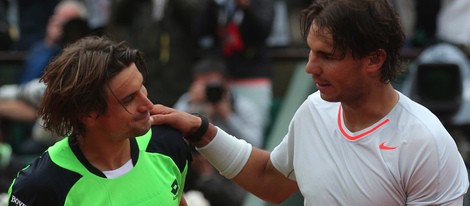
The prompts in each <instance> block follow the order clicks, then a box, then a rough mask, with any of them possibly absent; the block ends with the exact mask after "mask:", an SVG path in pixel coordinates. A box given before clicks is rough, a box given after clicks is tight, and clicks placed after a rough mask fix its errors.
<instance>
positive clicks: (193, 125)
mask: <svg viewBox="0 0 470 206" xmlns="http://www.w3.org/2000/svg"><path fill="white" fill-rule="evenodd" d="M151 121H152V123H153V124H166V125H170V126H172V127H175V128H176V129H178V130H180V131H181V132H182V133H183V136H187V135H188V134H192V133H194V132H195V131H196V130H197V129H198V128H199V126H200V125H201V120H200V118H199V117H196V116H193V115H191V114H189V113H185V112H179V111H176V110H174V109H171V108H168V107H165V106H162V105H155V107H154V109H153V111H152V120H151ZM216 134H217V128H216V127H215V126H214V125H212V124H209V128H208V130H207V132H206V133H205V134H204V136H203V137H202V139H201V140H200V141H198V142H191V143H192V144H193V145H195V146H196V147H204V146H206V145H207V144H209V143H210V142H211V141H212V140H213V139H214V137H215V135H216ZM269 156H270V155H269V152H267V151H264V150H261V149H258V148H255V147H253V149H252V152H251V154H250V157H249V159H248V162H247V163H246V164H245V166H244V167H243V169H242V170H241V172H240V173H238V174H237V175H236V176H235V177H234V178H233V179H232V180H233V181H235V182H236V183H237V184H239V185H240V186H242V187H243V188H245V189H246V190H247V191H249V192H251V193H253V194H254V195H256V196H258V197H260V198H261V199H263V200H265V201H268V202H273V203H279V202H282V201H283V200H285V199H286V198H288V197H289V196H290V195H292V193H294V192H296V191H298V187H297V184H296V183H295V182H294V181H291V180H289V179H288V178H286V177H284V176H283V175H282V174H281V173H280V172H279V171H277V170H276V169H275V168H274V166H273V164H272V163H271V161H270V159H269ZM208 158H212V157H208Z"/></svg>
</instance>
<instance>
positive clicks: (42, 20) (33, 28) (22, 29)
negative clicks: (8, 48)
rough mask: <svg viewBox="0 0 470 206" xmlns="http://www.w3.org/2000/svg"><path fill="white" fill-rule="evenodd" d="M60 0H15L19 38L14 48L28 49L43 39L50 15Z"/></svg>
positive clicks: (19, 49)
mask: <svg viewBox="0 0 470 206" xmlns="http://www.w3.org/2000/svg"><path fill="white" fill-rule="evenodd" d="M60 1H61V0H40V1H38V0H16V8H17V12H16V13H17V14H18V16H17V17H16V18H17V22H18V23H17V24H18V32H19V39H18V40H17V41H16V42H14V50H18V51H29V50H31V47H32V46H33V45H34V44H36V43H37V42H40V41H42V40H43V39H44V37H45V35H46V27H47V24H48V22H49V19H50V17H51V16H52V15H53V14H54V10H55V7H56V5H57V4H58V3H59V2H60Z"/></svg>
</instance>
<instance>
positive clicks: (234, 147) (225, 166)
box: [196, 126, 252, 179]
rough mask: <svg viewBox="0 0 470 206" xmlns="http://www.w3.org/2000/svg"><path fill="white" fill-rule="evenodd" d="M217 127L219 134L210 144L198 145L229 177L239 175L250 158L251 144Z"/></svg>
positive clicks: (210, 160)
mask: <svg viewBox="0 0 470 206" xmlns="http://www.w3.org/2000/svg"><path fill="white" fill-rule="evenodd" d="M216 128H217V134H216V135H215V137H214V139H213V140H212V141H211V142H209V144H207V145H205V146H203V147H196V150H197V151H199V152H200V153H201V154H202V155H203V156H204V157H206V158H207V160H209V162H210V163H211V164H212V165H213V166H214V167H215V168H216V169H217V170H218V171H219V172H220V174H221V175H223V176H224V177H226V178H228V179H232V178H234V177H235V176H237V175H238V174H239V173H240V171H241V170H242V169H243V167H245V165H246V163H247V162H248V159H249V158H250V154H251V149H252V146H251V144H249V143H247V142H246V141H245V140H243V139H238V138H236V137H234V136H232V135H229V134H227V133H226V132H225V131H223V130H221V129H220V128H218V127H217V126H216Z"/></svg>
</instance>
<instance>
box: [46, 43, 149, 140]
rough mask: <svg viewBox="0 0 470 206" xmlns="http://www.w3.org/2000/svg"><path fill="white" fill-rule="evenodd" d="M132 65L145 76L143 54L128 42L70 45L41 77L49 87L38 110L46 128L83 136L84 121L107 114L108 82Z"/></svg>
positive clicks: (61, 133) (64, 133)
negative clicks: (94, 115)
mask: <svg viewBox="0 0 470 206" xmlns="http://www.w3.org/2000/svg"><path fill="white" fill-rule="evenodd" d="M132 63H135V65H136V66H137V69H138V70H139V71H140V72H141V73H142V74H146V70H147V68H146V65H145V62H144V59H143V54H142V53H141V52H140V51H138V50H136V49H131V48H129V47H128V46H127V44H126V43H125V42H120V43H116V42H113V41H111V40H109V39H107V38H106V37H97V36H90V37H85V38H83V39H80V40H78V41H77V42H75V43H73V44H70V46H68V47H66V48H65V49H64V51H63V52H62V53H61V54H60V55H59V56H58V57H57V58H55V59H54V60H53V61H52V62H51V63H50V64H49V65H48V66H47V67H46V69H45V71H44V74H43V75H42V77H41V81H43V82H44V83H45V84H46V85H47V88H46V91H45V93H44V96H43V100H42V102H41V105H40V107H39V114H40V115H41V116H42V118H43V119H44V127H45V128H46V129H49V130H51V131H53V132H56V133H57V134H58V135H61V136H67V135H71V136H82V135H83V134H84V133H85V127H84V125H83V123H82V122H81V118H82V117H83V116H85V115H88V114H89V113H91V112H98V114H99V115H101V114H104V113H105V112H106V109H107V102H106V88H107V87H109V81H110V80H111V78H113V77H114V76H116V75H117V74H118V73H119V72H121V71H122V70H123V69H124V68H127V67H128V66H130V65H131V64H132Z"/></svg>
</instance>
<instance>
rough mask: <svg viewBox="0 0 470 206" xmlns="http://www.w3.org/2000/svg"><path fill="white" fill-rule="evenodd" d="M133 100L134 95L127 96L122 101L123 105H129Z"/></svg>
mask: <svg viewBox="0 0 470 206" xmlns="http://www.w3.org/2000/svg"><path fill="white" fill-rule="evenodd" d="M133 99H134V95H131V96H128V97H126V98H124V99H123V100H122V103H123V104H126V103H130V102H132V100H133Z"/></svg>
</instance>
